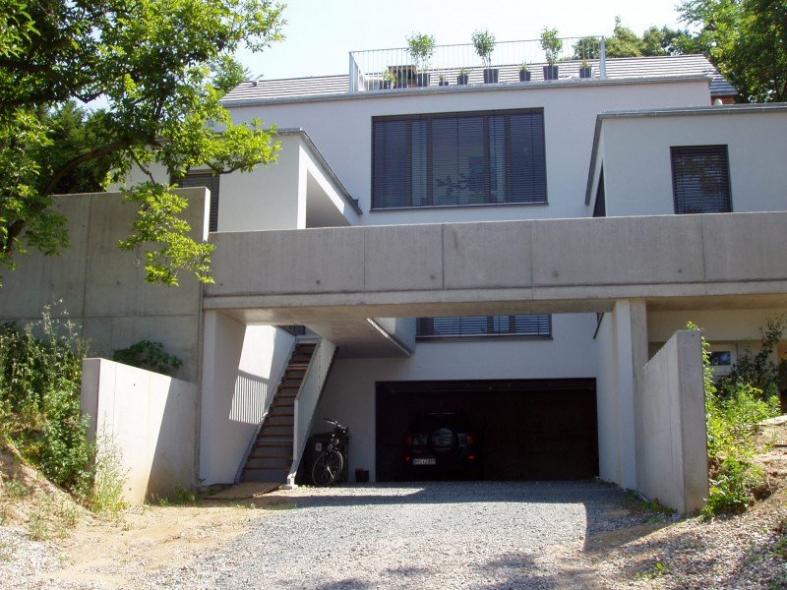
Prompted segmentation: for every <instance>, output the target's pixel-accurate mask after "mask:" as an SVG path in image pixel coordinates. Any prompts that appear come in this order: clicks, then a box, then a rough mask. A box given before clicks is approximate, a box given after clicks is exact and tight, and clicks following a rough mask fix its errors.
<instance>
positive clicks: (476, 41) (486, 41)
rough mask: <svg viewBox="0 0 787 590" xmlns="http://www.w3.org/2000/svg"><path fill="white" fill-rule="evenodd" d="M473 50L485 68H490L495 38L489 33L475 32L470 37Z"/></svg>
mask: <svg viewBox="0 0 787 590" xmlns="http://www.w3.org/2000/svg"><path fill="white" fill-rule="evenodd" d="M472 43H473V49H475V52H476V53H477V54H478V57H480V58H481V61H482V62H483V64H484V67H485V68H487V69H488V68H491V67H492V53H493V52H494V51H495V36H494V35H493V34H492V33H490V32H489V31H486V30H484V31H475V32H474V33H473V36H472Z"/></svg>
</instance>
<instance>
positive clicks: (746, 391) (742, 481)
mask: <svg viewBox="0 0 787 590" xmlns="http://www.w3.org/2000/svg"><path fill="white" fill-rule="evenodd" d="M687 327H688V328H689V329H692V330H696V329H698V328H697V326H696V324H693V323H689V324H688V326H687ZM702 360H703V368H704V378H705V410H706V419H707V430H708V463H709V465H708V467H709V478H710V494H709V496H708V502H707V504H706V506H705V508H704V509H703V514H704V515H705V516H706V517H708V518H709V517H712V516H715V515H718V514H722V513H736V512H742V511H744V510H746V508H747V507H748V506H749V504H750V503H751V500H752V496H753V492H754V490H756V489H757V488H758V487H759V486H761V485H762V483H763V476H764V474H763V471H762V469H761V468H760V467H759V466H757V465H756V464H755V463H754V462H753V457H754V454H755V452H756V445H755V440H754V436H755V429H756V426H757V424H758V423H759V422H761V421H762V420H765V419H767V418H771V417H773V416H777V415H778V414H779V400H778V397H776V396H773V397H770V398H768V399H764V396H763V393H762V390H760V389H758V388H757V387H755V386H754V385H752V384H751V383H747V382H745V381H743V380H736V381H734V383H733V384H732V385H730V386H728V387H727V389H725V391H724V394H722V392H721V390H719V388H718V387H717V386H716V383H715V382H714V376H713V368H712V366H711V364H710V345H709V344H708V342H707V341H706V340H705V339H704V338H703V339H702Z"/></svg>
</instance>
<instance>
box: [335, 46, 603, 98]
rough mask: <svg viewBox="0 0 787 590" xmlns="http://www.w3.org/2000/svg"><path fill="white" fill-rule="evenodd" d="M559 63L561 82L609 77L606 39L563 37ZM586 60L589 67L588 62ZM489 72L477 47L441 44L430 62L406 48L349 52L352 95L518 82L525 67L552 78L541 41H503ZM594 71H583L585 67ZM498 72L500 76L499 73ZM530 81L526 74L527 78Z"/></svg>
mask: <svg viewBox="0 0 787 590" xmlns="http://www.w3.org/2000/svg"><path fill="white" fill-rule="evenodd" d="M561 41H562V48H561V49H560V50H559V52H558V55H557V61H556V63H555V65H556V66H558V73H557V77H558V79H561V80H562V79H567V78H606V46H605V41H604V37H602V36H598V35H594V36H588V37H564V38H561ZM583 60H584V62H583ZM490 61H491V67H490V68H489V69H491V70H492V72H490V73H485V70H486V69H487V68H485V66H484V63H483V61H482V59H481V57H479V56H478V55H477V54H476V52H475V49H474V48H473V45H472V44H469V43H468V44H457V45H436V46H435V47H434V51H433V52H432V55H431V56H430V57H429V58H428V59H425V60H421V61H420V63H417V62H418V60H416V59H414V57H413V56H412V55H411V53H410V51H409V50H408V48H407V47H397V48H393V49H371V50H366V51H351V52H350V88H349V90H350V92H351V93H355V92H366V91H390V90H396V89H400V88H419V87H433V86H454V85H465V84H484V83H498V84H500V83H512V82H515V83H519V82H520V81H521V78H520V70H521V69H522V65H523V64H526V65H527V70H528V72H529V79H530V80H532V81H543V80H545V79H555V78H550V72H548V71H546V68H545V66H546V65H547V60H546V57H545V54H544V51H543V50H542V49H541V44H540V41H539V40H538V39H530V40H526V41H500V42H497V43H495V45H494V51H493V52H492V55H491V60H490ZM585 65H587V66H589V67H590V69H589V70H588V69H584V70H583V71H581V70H582V66H585ZM494 71H496V72H497V73H494ZM525 77H527V76H526V75H522V78H525Z"/></svg>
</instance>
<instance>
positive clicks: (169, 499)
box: [155, 486, 199, 507]
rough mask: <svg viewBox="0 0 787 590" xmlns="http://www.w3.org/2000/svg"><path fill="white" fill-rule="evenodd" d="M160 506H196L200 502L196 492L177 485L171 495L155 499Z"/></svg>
mask: <svg viewBox="0 0 787 590" xmlns="http://www.w3.org/2000/svg"><path fill="white" fill-rule="evenodd" d="M155 500H156V503H157V504H158V505H159V506H164V507H166V506H195V505H196V504H198V503H199V496H198V495H197V493H196V492H194V491H192V490H188V489H186V488H183V487H181V486H177V487H176V488H175V491H173V492H172V494H170V495H169V496H160V497H158V498H156V499H155Z"/></svg>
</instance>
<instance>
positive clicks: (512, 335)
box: [415, 313, 554, 342]
mask: <svg viewBox="0 0 787 590" xmlns="http://www.w3.org/2000/svg"><path fill="white" fill-rule="evenodd" d="M517 315H545V316H547V326H548V330H549V333H548V334H525V333H521V332H487V333H486V334H444V335H443V334H423V333H421V331H420V327H421V321H422V320H434V319H435V318H434V317H419V318H416V324H415V338H416V340H418V341H439V342H445V341H450V340H462V341H466V340H476V339H477V340H487V339H489V338H502V339H521V340H552V339H553V338H554V332H553V328H554V326H553V323H552V314H551V313H544V314H540V313H537V314H493V315H490V316H485V317H486V318H487V325H488V324H489V323H490V320H491V318H494V317H496V316H508V317H509V318H512V317H514V316H517ZM438 317H439V316H438ZM448 317H465V316H448ZM510 325H514V322H511V323H510Z"/></svg>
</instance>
